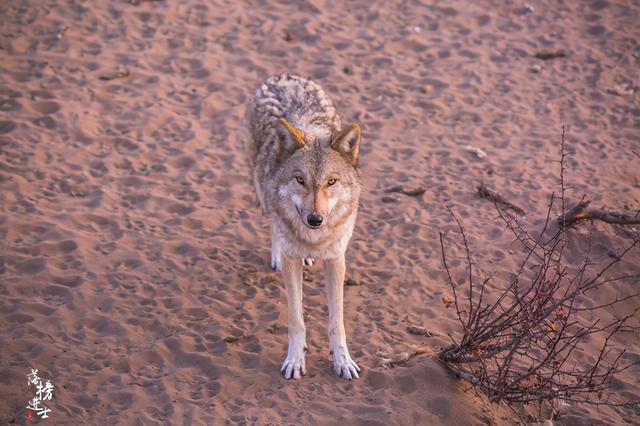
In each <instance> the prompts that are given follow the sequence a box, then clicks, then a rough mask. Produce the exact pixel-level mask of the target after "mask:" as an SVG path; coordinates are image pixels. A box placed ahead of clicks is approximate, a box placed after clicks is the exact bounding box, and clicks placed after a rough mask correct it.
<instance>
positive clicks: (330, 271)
mask: <svg viewBox="0 0 640 426" xmlns="http://www.w3.org/2000/svg"><path fill="white" fill-rule="evenodd" d="M344 274H345V262H344V254H342V255H341V256H340V257H338V258H336V259H332V260H325V262H324V275H325V280H326V286H327V299H328V302H329V350H330V351H331V353H332V354H333V370H334V371H335V372H336V374H337V375H338V376H340V377H344V378H345V379H349V380H351V379H355V378H359V377H360V376H359V375H358V372H359V371H360V367H358V365H357V364H356V363H355V362H354V361H353V360H352V359H351V356H350V355H349V350H348V349H347V335H346V332H345V329H344V310H343V300H344Z"/></svg>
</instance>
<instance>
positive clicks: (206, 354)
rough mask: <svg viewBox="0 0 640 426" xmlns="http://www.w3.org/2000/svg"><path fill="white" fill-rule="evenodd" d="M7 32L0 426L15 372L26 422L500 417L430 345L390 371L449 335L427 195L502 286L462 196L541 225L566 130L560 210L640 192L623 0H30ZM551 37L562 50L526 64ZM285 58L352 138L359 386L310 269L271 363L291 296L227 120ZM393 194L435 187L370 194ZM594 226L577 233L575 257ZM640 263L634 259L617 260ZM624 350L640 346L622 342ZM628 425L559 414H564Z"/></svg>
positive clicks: (350, 293)
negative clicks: (35, 409) (295, 320)
mask: <svg viewBox="0 0 640 426" xmlns="http://www.w3.org/2000/svg"><path fill="white" fill-rule="evenodd" d="M131 3H134V4H131ZM135 3H139V4H135ZM0 21H1V22H0V31H1V35H0V188H1V192H0V206H1V211H0V235H1V240H0V424H6V423H18V424H24V423H28V421H27V419H26V413H25V407H26V404H27V402H28V400H29V399H30V398H31V394H32V390H30V389H29V388H28V387H27V386H26V384H27V380H26V375H27V373H28V372H29V369H30V368H38V369H39V370H40V372H41V375H42V376H44V377H47V378H51V379H52V381H53V383H54V385H55V393H54V398H53V400H52V401H50V403H49V406H50V407H51V408H52V410H53V412H52V413H51V414H50V418H49V419H48V421H41V423H42V424H47V423H48V424H61V425H62V424H69V425H72V424H73V425H75V424H222V423H224V422H225V421H228V422H229V423H230V424H300V425H301V424H366V425H389V424H402V425H405V424H406V425H409V424H421V425H439V424H442V425H462V424H487V423H497V424H511V423H514V422H515V418H514V416H513V415H512V414H511V413H510V412H509V411H508V410H507V409H506V408H505V407H498V406H495V405H488V406H485V405H484V404H483V402H482V401H481V400H480V399H479V398H477V397H475V396H474V394H473V392H468V391H467V392H465V391H466V390H467V386H466V385H465V384H464V383H461V382H458V381H456V380H455V379H453V378H452V377H450V376H449V375H448V374H447V373H446V372H445V371H444V369H443V368H442V367H441V366H440V365H439V364H438V363H437V362H436V361H435V360H434V359H432V358H430V357H428V356H418V357H415V358H413V359H412V360H410V361H409V362H408V363H406V364H405V365H402V366H398V367H396V368H391V369H385V368H383V367H382V365H381V354H382V353H396V352H403V351H405V350H407V349H408V348H409V347H411V346H412V345H428V346H431V347H433V348H434V349H437V348H438V347H440V346H442V345H444V344H446V343H447V338H445V337H442V336H446V335H447V334H448V333H453V334H454V335H458V334H457V333H459V331H460V330H459V328H458V327H457V324H456V322H455V320H454V315H453V312H452V310H451V309H445V308H444V306H443V305H442V303H441V299H442V297H443V296H447V295H449V289H448V288H447V286H446V282H445V275H444V272H443V269H442V266H441V259H440V248H439V243H438V231H442V230H444V231H452V230H454V228H453V227H452V226H451V220H450V217H449V216H448V213H447V211H446V209H445V206H446V205H450V206H452V208H453V209H454V210H455V211H456V212H457V213H458V215H459V216H460V217H461V219H462V220H463V223H464V225H465V227H466V229H467V232H468V236H469V238H470V242H471V244H472V246H473V248H474V251H475V259H476V260H477V261H478V262H479V263H481V270H482V271H483V272H485V273H488V272H491V271H494V272H497V276H498V277H500V276H506V275H507V274H508V273H509V272H510V271H513V269H514V268H515V265H516V262H517V255H518V254H519V253H518V250H517V249H515V248H514V246H513V245H512V244H511V237H510V236H509V235H508V234H507V233H506V232H504V227H503V226H502V225H501V224H500V223H499V222H498V221H497V220H496V212H495V210H494V207H493V205H492V204H491V203H489V202H487V201H485V200H482V199H480V198H478V197H477V196H476V194H475V186H476V185H477V184H478V183H479V182H480V181H484V182H486V183H487V184H489V185H491V186H492V187H494V188H496V189H498V190H499V191H500V192H501V193H503V194H504V195H505V196H506V197H507V198H509V199H510V200H511V201H513V202H514V203H516V204H519V205H521V206H522V207H523V208H525V210H527V212H528V214H527V217H526V219H525V220H524V222H525V224H526V225H527V226H531V227H532V228H535V227H539V226H540V223H541V220H542V219H543V218H544V214H545V212H546V205H547V201H548V198H549V196H550V194H551V193H552V192H553V191H556V190H557V183H558V182H557V175H558V164H557V163H556V160H557V159H558V157H559V152H558V151H559V147H558V145H559V141H560V133H561V127H562V125H563V124H565V125H566V126H567V129H568V137H567V149H568V153H569V157H568V160H567V181H568V182H569V190H568V196H569V198H571V199H577V198H579V197H581V196H582V194H583V193H587V194H589V196H590V197H591V198H592V199H593V202H594V204H595V205H598V206H603V205H606V206H609V207H616V208H619V209H624V208H631V209H633V208H636V209H637V208H638V206H639V205H640V189H639V186H640V105H639V104H638V93H637V87H638V84H640V81H639V73H638V69H639V67H638V65H639V64H640V42H639V40H640V25H638V22H640V5H638V3H634V2H626V1H604V0H599V1H577V0H576V1H566V2H552V1H536V0H533V1H529V2H528V3H524V2H502V1H480V2H465V1H459V0H455V1H450V2H442V1H426V2H423V3H421V4H419V3H418V2H380V1H379V2H366V1H350V2H336V1H318V2H305V1H299V2H293V1H291V2H264V1H251V2H213V3H208V2H196V1H180V2H178V1H169V0H167V1H140V2H135V1H134V2H126V1H118V2H106V1H105V2H97V1H95V2H80V1H60V2H55V1H35V0H30V1H14V2H4V3H3V4H2V5H1V6H0ZM557 49H562V50H563V51H564V52H565V53H566V57H564V58H557V59H554V60H549V61H542V60H540V59H536V58H534V57H533V55H534V54H535V53H536V52H539V51H547V50H557ZM124 69H126V70H128V72H129V75H128V76H125V77H122V78H116V79H113V80H101V79H100V77H101V76H104V75H107V74H111V73H114V72H116V71H118V70H119V71H122V70H124ZM283 71H288V72H292V73H296V74H299V75H303V76H310V77H313V78H315V79H316V80H317V81H318V82H319V83H320V84H321V85H322V86H324V87H325V88H326V90H327V91H328V92H329V93H330V94H331V95H332V97H333V98H334V100H335V103H336V104H337V107H338V110H339V111H340V112H341V113H343V114H344V116H345V119H346V120H347V121H358V122H360V123H361V124H362V127H363V130H364V136H363V137H364V138H363V142H362V149H361V168H362V178H363V183H364V186H365V192H364V194H363V197H362V203H361V210H360V215H359V218H358V222H357V225H356V230H355V233H354V237H353V239H352V242H351V245H350V249H349V251H348V253H347V260H348V274H349V276H350V277H351V278H353V279H355V280H356V281H357V282H358V283H359V284H360V285H359V286H353V287H347V288H346V305H345V317H346V322H347V332H348V336H349V343H350V347H351V351H352V354H353V355H354V358H355V359H356V360H357V362H358V363H359V365H360V366H361V367H363V369H364V374H363V377H362V378H361V379H360V380H356V381H352V382H347V381H343V380H341V379H338V378H336V377H335V376H334V374H333V372H332V368H331V360H330V357H329V354H328V350H327V338H326V332H325V330H326V319H327V310H326V307H325V303H324V300H325V298H324V291H323V286H322V282H321V278H322V277H321V272H320V269H319V268H318V267H317V266H316V267H313V268H311V269H310V270H309V271H308V280H307V281H306V282H305V311H306V321H307V332H308V344H309V349H310V352H309V354H308V356H307V367H308V372H309V374H308V376H306V377H305V378H304V379H303V380H301V381H296V382H292V381H290V382H287V381H285V380H283V379H282V378H281V377H280V376H279V367H280V363H281V361H282V359H283V356H284V354H285V348H286V340H287V339H286V337H287V336H286V308H285V294H284V291H283V288H282V283H281V282H280V279H279V277H278V276H277V275H275V274H273V273H271V272H269V270H268V260H269V248H270V245H269V239H268V232H269V228H268V224H267V221H266V220H265V219H264V218H263V217H261V214H260V211H259V209H258V208H257V207H256V201H255V196H254V194H253V192H252V187H251V183H250V179H249V165H248V161H249V159H248V158H247V155H246V151H245V150H244V149H243V147H244V143H245V139H246V133H245V131H244V124H243V114H244V107H245V103H246V101H247V99H248V97H249V96H250V94H251V93H252V91H253V90H254V89H255V87H256V86H257V85H258V84H259V82H260V81H261V80H262V79H264V78H265V77H267V76H268V75H270V74H273V73H277V72H283ZM467 145H470V146H472V147H475V148H479V149H481V150H483V151H484V152H485V153H486V154H487V157H486V158H484V159H479V158H476V157H475V156H474V155H473V154H471V153H470V152H469V151H468V150H467V149H465V147H466V146H467ZM395 185H405V186H408V187H415V186H423V187H424V188H425V189H426V192H425V193H424V194H423V195H422V196H419V197H409V196H404V195H394V197H395V198H396V201H395V202H392V203H386V202H383V201H382V200H383V198H384V197H386V196H388V194H385V193H384V190H385V189H386V188H388V187H390V186H395ZM590 229H591V228H590V226H589V225H584V226H581V227H579V228H578V229H576V230H574V231H572V234H571V235H572V237H571V240H570V249H569V259H570V260H571V259H574V260H575V261H577V260H578V259H580V257H581V254H582V253H583V247H584V242H585V241H586V239H587V235H588V234H589V230H590ZM592 237H593V240H594V249H593V256H594V261H596V262H600V261H603V260H606V259H607V257H608V256H609V253H610V252H611V251H617V250H620V248H621V247H624V246H625V245H626V244H628V243H629V241H630V240H629V237H628V234H625V233H623V232H620V230H617V229H616V228H614V227H612V226H610V225H606V224H596V225H595V227H594V228H593V231H592ZM512 254H513V255H515V256H516V258H514V257H513V256H512ZM454 266H456V267H458V269H457V272H456V273H457V275H456V277H455V278H456V279H458V278H462V274H463V272H464V271H463V270H462V269H461V268H459V267H460V266H461V263H460V262H459V261H458V262H454ZM639 268H640V254H639V253H638V251H637V250H636V251H635V252H632V253H630V255H629V256H628V257H627V258H626V260H625V261H624V262H622V264H621V265H620V268H619V271H620V272H627V273H629V272H636V273H637V271H638V269H639ZM638 285H639V283H638V282H631V281H625V282H622V283H621V284H620V286H618V287H616V288H615V289H605V290H603V292H602V293H601V294H599V295H598V298H600V299H601V300H607V299H608V298H611V297H615V296H616V295H618V294H630V293H631V292H632V291H634V289H635V290H636V291H637V288H638ZM632 303H633V302H629V304H627V305H623V306H621V307H620V309H622V310H624V309H626V310H628V309H632V308H633V304H632ZM608 314H612V313H611V312H609V313H608ZM635 321H636V325H637V318H635ZM407 325H421V326H424V327H426V328H427V329H428V330H430V331H432V332H433V333H435V334H437V335H438V336H440V337H432V338H426V337H424V336H416V335H413V334H410V333H409V332H408V331H407ZM225 339H226V340H225ZM597 344H598V341H597V339H596V340H594V342H593V345H592V346H590V347H591V348H593V350H594V351H595V350H596V348H597ZM616 344H617V345H618V346H619V347H626V348H627V350H628V352H627V355H626V356H625V357H626V360H628V361H637V360H638V359H640V339H639V338H638V335H637V334H631V333H623V334H622V335H621V336H619V339H618V340H617V341H616ZM590 357H591V358H592V357H593V353H589V351H586V352H585V354H584V358H585V359H586V360H589V359H590ZM639 380H640V371H639V369H637V368H636V369H631V370H627V371H626V372H625V373H624V374H622V375H620V376H619V377H618V378H617V379H616V380H615V381H614V382H613V389H612V390H613V392H614V394H615V398H616V401H618V400H619V401H622V400H624V399H628V398H633V397H634V396H635V397H637V396H638V395H639V394H640V382H639ZM639 418H640V412H638V410H633V409H629V408H614V407H600V408H599V409H597V408H596V407H592V406H586V405H581V404H578V405H571V406H569V407H565V408H564V409H563V413H562V415H561V417H560V420H558V421H557V423H560V424H567V425H577V424H592V423H595V424H625V423H636V424H637V423H638V419H639ZM34 421H35V420H34Z"/></svg>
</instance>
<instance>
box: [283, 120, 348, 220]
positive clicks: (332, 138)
mask: <svg viewBox="0 0 640 426" xmlns="http://www.w3.org/2000/svg"><path fill="white" fill-rule="evenodd" d="M276 133H277V138H278V146H279V149H280V167H279V171H278V173H277V175H276V181H277V182H276V185H277V189H276V192H277V195H276V197H277V199H278V200H277V203H276V204H277V206H278V208H279V209H280V213H281V214H284V215H285V217H286V218H287V219H288V220H289V221H290V222H291V223H292V225H294V226H295V227H296V228H299V226H298V225H299V224H303V225H304V226H306V227H307V228H310V229H318V228H323V227H331V226H335V225H338V224H340V223H342V222H344V221H345V220H346V219H347V218H348V217H349V216H350V215H351V213H354V212H355V211H356V209H357V203H358V197H359V195H360V184H359V182H358V173H357V170H356V163H357V160H358V151H359V147H360V126H358V125H357V124H352V125H350V126H347V127H345V128H343V129H341V130H338V131H335V132H333V133H332V134H322V133H321V132H320V133H318V132H313V131H309V132H308V133H305V132H304V131H303V130H301V129H299V128H297V127H294V126H293V125H291V124H290V123H289V122H287V121H286V120H285V119H283V118H281V119H280V121H279V123H278V128H277V132H276Z"/></svg>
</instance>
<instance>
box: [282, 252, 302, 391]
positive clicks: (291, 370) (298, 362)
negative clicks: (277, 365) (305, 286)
mask: <svg viewBox="0 0 640 426" xmlns="http://www.w3.org/2000/svg"><path fill="white" fill-rule="evenodd" d="M280 259H281V262H282V278H283V280H284V284H285V287H286V289H287V311H288V316H289V350H288V351H287V358H286V359H285V360H284V362H283V363H282V368H281V370H280V371H281V372H282V375H283V376H284V378H285V379H299V378H300V377H301V376H304V375H305V374H307V369H306V368H305V365H304V351H305V349H306V348H307V342H306V329H305V327H304V317H303V312H302V262H300V258H290V257H287V256H286V255H285V254H284V253H282V254H281V255H280Z"/></svg>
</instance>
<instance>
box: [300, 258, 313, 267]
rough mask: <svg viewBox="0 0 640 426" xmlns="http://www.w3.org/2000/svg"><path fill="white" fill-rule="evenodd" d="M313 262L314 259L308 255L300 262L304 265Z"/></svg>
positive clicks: (309, 264) (310, 264)
mask: <svg viewBox="0 0 640 426" xmlns="http://www.w3.org/2000/svg"><path fill="white" fill-rule="evenodd" d="M314 263H315V260H314V259H311V258H310V257H308V258H306V259H302V264H303V265H305V266H313V264H314Z"/></svg>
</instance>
